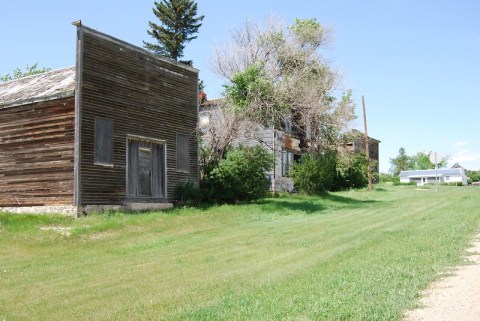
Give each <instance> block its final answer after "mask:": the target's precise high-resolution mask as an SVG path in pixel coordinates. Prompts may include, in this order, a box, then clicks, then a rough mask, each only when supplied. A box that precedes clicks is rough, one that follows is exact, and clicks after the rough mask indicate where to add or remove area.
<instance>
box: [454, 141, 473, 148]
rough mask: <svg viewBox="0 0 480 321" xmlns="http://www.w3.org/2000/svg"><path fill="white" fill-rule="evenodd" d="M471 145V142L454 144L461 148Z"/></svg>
mask: <svg viewBox="0 0 480 321" xmlns="http://www.w3.org/2000/svg"><path fill="white" fill-rule="evenodd" d="M467 145H470V142H464V141H459V142H456V143H455V144H453V146H456V147H460V146H467Z"/></svg>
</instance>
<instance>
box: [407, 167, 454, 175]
mask: <svg viewBox="0 0 480 321" xmlns="http://www.w3.org/2000/svg"><path fill="white" fill-rule="evenodd" d="M437 175H438V176H441V175H443V176H445V175H463V173H462V169H461V168H440V169H438V170H437ZM425 176H428V177H430V176H435V170H434V169H425V170H416V171H401V172H400V177H425Z"/></svg>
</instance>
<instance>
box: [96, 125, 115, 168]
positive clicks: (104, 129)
mask: <svg viewBox="0 0 480 321" xmlns="http://www.w3.org/2000/svg"><path fill="white" fill-rule="evenodd" d="M94 162H95V164H102V165H113V121H112V120H111V119H107V118H101V117H95V156H94Z"/></svg>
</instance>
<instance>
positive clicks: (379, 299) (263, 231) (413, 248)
mask: <svg viewBox="0 0 480 321" xmlns="http://www.w3.org/2000/svg"><path fill="white" fill-rule="evenodd" d="M479 200H480V193H479V191H478V189H473V188H462V187H442V188H440V189H439V191H438V192H435V191H433V190H416V189H415V188H414V187H411V186H405V187H403V186H402V187H400V186H399V187H384V188H381V189H378V190H377V191H375V192H372V193H369V192H366V191H350V192H343V193H334V194H327V195H324V196H322V197H307V196H282V197H279V198H272V199H265V200H262V201H259V202H256V203H253V204H248V205H236V206H214V207H210V208H204V209H199V208H179V209H174V210H171V211H168V212H160V213H143V214H136V215H132V214H128V213H105V214H98V215H92V216H89V217H86V218H82V219H80V220H72V219H69V218H63V217H56V216H20V215H18V216H15V215H8V214H0V235H1V237H0V319H1V320H3V319H5V320H31V319H36V320H52V319H55V320H66V319H77V320H87V319H88V320H125V319H135V320H395V319H400V318H401V317H402V314H403V313H404V311H405V310H406V309H409V308H412V307H414V306H415V305H416V302H417V299H418V295H419V293H420V291H421V290H422V289H424V288H425V287H426V286H427V285H428V284H429V283H430V282H432V281H433V280H434V279H435V278H436V277H438V275H439V273H444V272H448V268H449V267H450V266H452V265H455V264H459V263H461V262H462V258H461V257H462V254H463V251H464V249H465V248H466V247H467V245H468V242H469V241H470V239H471V238H472V236H473V235H474V234H475V233H476V232H478V229H479V227H480V209H479V208H478V204H479ZM45 227H49V228H48V229H46V228H45ZM41 228H42V229H41Z"/></svg>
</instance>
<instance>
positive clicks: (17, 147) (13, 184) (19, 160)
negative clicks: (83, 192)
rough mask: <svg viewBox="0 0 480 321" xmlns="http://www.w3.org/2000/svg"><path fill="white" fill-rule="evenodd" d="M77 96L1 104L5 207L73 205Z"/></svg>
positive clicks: (0, 180)
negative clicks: (24, 103) (2, 106)
mask: <svg viewBox="0 0 480 321" xmlns="http://www.w3.org/2000/svg"><path fill="white" fill-rule="evenodd" d="M73 141H74V98H73V97H71V98H63V99H58V100H50V101H45V102H39V103H34V104H28V105H22V106H16V107H10V108H5V109H2V110H0V207H1V206H37V205H72V203H73Z"/></svg>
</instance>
